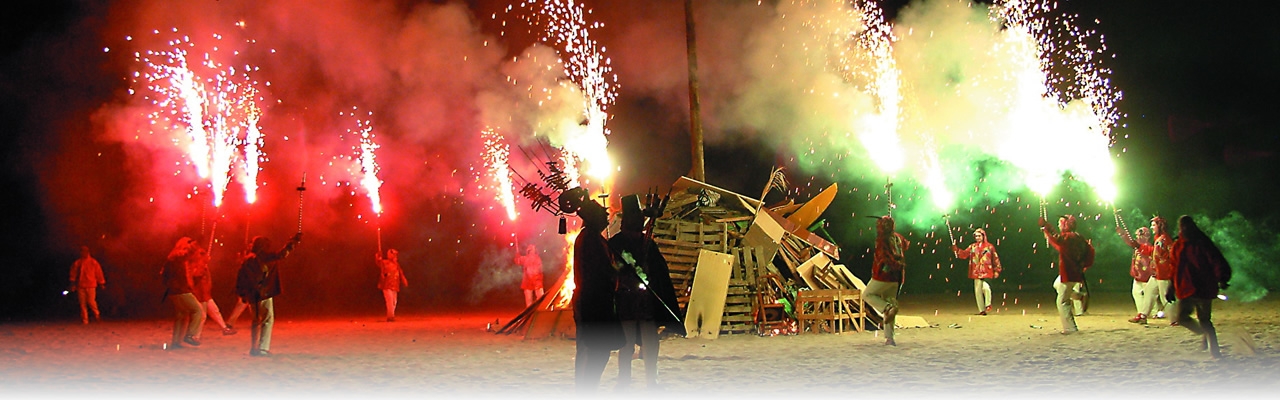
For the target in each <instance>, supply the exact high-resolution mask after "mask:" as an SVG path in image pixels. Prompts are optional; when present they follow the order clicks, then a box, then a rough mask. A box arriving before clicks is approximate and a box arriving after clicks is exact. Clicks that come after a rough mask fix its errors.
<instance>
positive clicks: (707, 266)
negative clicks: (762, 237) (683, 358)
mask: <svg viewBox="0 0 1280 400" xmlns="http://www.w3.org/2000/svg"><path fill="white" fill-rule="evenodd" d="M732 257H733V256H731V255H729V254H725V253H718V252H714V251H710V250H703V251H702V256H701V257H699V259H698V266H697V267H696V268H695V269H694V277H693V292H692V294H690V297H689V306H688V307H687V309H686V316H685V332H688V334H687V335H686V337H688V338H695V337H704V338H708V339H715V338H716V337H717V336H719V335H720V321H721V319H722V318H723V317H724V305H725V303H724V302H725V298H726V295H727V292H728V288H729V285H728V281H729V272H730V269H731V268H732V265H733V258H732Z"/></svg>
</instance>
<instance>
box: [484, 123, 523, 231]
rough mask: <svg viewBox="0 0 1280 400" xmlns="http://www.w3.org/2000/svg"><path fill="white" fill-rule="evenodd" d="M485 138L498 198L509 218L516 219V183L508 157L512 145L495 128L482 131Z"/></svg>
mask: <svg viewBox="0 0 1280 400" xmlns="http://www.w3.org/2000/svg"><path fill="white" fill-rule="evenodd" d="M481 135H482V137H483V138H484V148H485V153H484V161H485V166H486V167H487V168H488V169H489V173H490V174H491V175H492V176H493V180H494V187H493V189H494V192H495V193H496V194H497V195H496V200H497V201H498V203H499V204H502V207H503V208H505V209H506V211H507V219H508V220H512V221H515V219H516V199H515V193H514V192H512V191H513V190H515V185H514V184H512V182H511V168H510V166H509V164H508V162H507V161H508V159H509V156H510V154H511V146H510V145H508V144H507V143H506V142H504V141H503V140H502V136H501V135H499V134H498V133H497V132H495V131H494V130H493V129H485V130H484V131H483V132H481Z"/></svg>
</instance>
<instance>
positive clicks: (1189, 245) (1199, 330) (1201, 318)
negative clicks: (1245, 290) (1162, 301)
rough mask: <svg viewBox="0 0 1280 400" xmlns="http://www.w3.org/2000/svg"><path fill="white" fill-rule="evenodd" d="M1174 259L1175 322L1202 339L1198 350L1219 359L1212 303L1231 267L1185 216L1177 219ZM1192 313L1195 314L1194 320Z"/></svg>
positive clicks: (1229, 278) (1223, 286)
mask: <svg viewBox="0 0 1280 400" xmlns="http://www.w3.org/2000/svg"><path fill="white" fill-rule="evenodd" d="M1173 256H1174V265H1175V266H1176V268H1175V273H1174V275H1173V291H1174V293H1176V294H1177V297H1178V303H1177V304H1178V306H1177V307H1176V309H1177V310H1178V316H1177V317H1176V318H1175V319H1174V322H1177V323H1178V325H1182V326H1185V327H1187V329H1190V330H1191V331H1192V332H1195V333H1196V334H1199V335H1201V339H1200V349H1201V350H1204V349H1208V350H1209V353H1210V354H1213V357H1214V358H1220V357H1222V352H1221V350H1219V349H1218V332H1217V330H1215V329H1214V328H1213V299H1215V298H1217V297H1218V289H1219V288H1221V289H1226V288H1227V282H1228V281H1230V280H1231V265H1229V264H1228V263H1227V259H1226V257H1223V256H1222V252H1221V251H1219V250H1218V246H1216V245H1214V244H1213V240H1210V239H1209V236H1207V235H1205V234H1204V231H1201V230H1200V227H1199V226H1196V222H1195V221H1194V220H1192V219H1191V217H1190V216H1186V215H1183V216H1181V217H1179V218H1178V241H1177V242H1175V243H1174V244H1173ZM1192 311H1195V313H1196V318H1194V319H1193V318H1191V312H1192ZM1197 320H1198V321H1197Z"/></svg>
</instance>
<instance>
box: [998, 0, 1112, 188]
mask: <svg viewBox="0 0 1280 400" xmlns="http://www.w3.org/2000/svg"><path fill="white" fill-rule="evenodd" d="M1057 7H1058V5H1057V3H1056V2H1051V1H1032V0H1009V1H1006V2H1004V3H1000V4H997V5H995V6H993V7H992V9H991V11H992V14H991V16H992V18H993V19H994V20H995V21H997V22H1000V23H1001V24H1003V25H1004V26H1006V27H1007V28H1008V29H1007V30H1006V31H1005V32H1006V44H1007V46H1008V49H1009V50H1010V51H1011V52H1010V54H1011V57H1015V58H1014V60H1015V62H1017V65H1019V68H1016V69H1018V70H1016V71H1011V72H1013V73H1014V74H1015V76H1017V78H1016V79H1017V80H1018V85H1017V88H1018V89H1017V92H1018V93H1015V104H1014V106H1013V111H1012V112H1011V114H1010V117H1009V119H1008V122H1009V123H1008V128H1009V129H1010V130H1012V131H1013V132H1019V133H1021V134H1020V135H1017V138H1018V139H1017V140H1011V141H1008V142H1006V143H1004V146H1003V148H1001V149H999V150H998V152H999V154H1000V156H1001V158H1004V159H1006V160H1009V161H1011V162H1013V163H1014V164H1015V165H1018V166H1019V167H1021V168H1023V169H1024V170H1025V171H1027V172H1028V184H1027V186H1028V187H1029V188H1030V189H1032V190H1033V191H1035V192H1036V193H1038V194H1041V195H1042V196H1043V195H1044V194H1045V193H1046V192H1048V189H1049V188H1051V187H1052V184H1053V183H1056V179H1057V178H1060V177H1061V176H1062V175H1063V174H1064V173H1067V172H1070V173H1071V174H1073V175H1074V176H1075V177H1077V178H1079V179H1080V180H1082V181H1084V182H1085V183H1088V184H1089V185H1090V186H1092V187H1093V188H1094V190H1095V192H1097V194H1098V196H1099V197H1101V198H1102V199H1103V200H1104V201H1106V202H1114V201H1115V197H1116V195H1117V192H1118V189H1117V188H1116V187H1115V183H1114V177H1115V164H1114V162H1113V161H1112V157H1111V154H1110V151H1109V148H1110V146H1111V145H1113V144H1114V143H1115V138H1114V133H1113V132H1112V128H1113V127H1114V126H1115V123H1116V122H1117V121H1118V120H1119V118H1120V113H1119V111H1118V110H1117V109H1116V102H1117V101H1118V100H1119V99H1120V98H1121V96H1122V94H1121V93H1120V92H1119V91H1118V90H1116V89H1115V88H1114V87H1112V86H1111V84H1110V74H1111V71H1110V70H1109V69H1106V68H1102V67H1100V66H1099V64H1098V62H1097V61H1098V59H1100V58H1102V57H1101V55H1102V54H1103V51H1104V50H1105V48H1106V45H1105V43H1103V40H1102V36H1101V35H1100V34H1098V33H1097V32H1095V31H1092V30H1083V29H1081V28H1080V27H1079V24H1078V23H1077V22H1076V19H1077V16H1075V15H1070V14H1059V13H1057ZM1063 64H1065V65H1063ZM1050 179H1054V181H1053V182H1052V183H1051V182H1050Z"/></svg>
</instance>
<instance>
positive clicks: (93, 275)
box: [67, 246, 107, 324]
mask: <svg viewBox="0 0 1280 400" xmlns="http://www.w3.org/2000/svg"><path fill="white" fill-rule="evenodd" d="M70 280H71V288H70V289H67V290H68V291H72V292H76V298H77V299H78V300H79V301H80V322H81V323H85V324H88V323H89V311H93V320H94V321H101V320H102V314H101V313H99V312H98V287H99V286H105V285H106V284H107V279H106V278H105V277H103V276H102V265H101V264H98V260H95V259H93V256H91V255H89V246H80V258H79V259H76V262H74V263H72V264H71V279H70Z"/></svg>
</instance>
